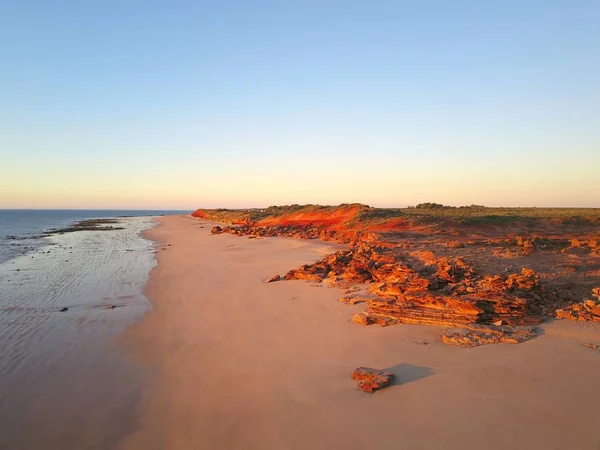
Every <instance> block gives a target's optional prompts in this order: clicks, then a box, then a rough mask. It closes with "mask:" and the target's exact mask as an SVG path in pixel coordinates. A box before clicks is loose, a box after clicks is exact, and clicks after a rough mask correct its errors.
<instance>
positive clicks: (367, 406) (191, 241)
mask: <svg viewBox="0 0 600 450" xmlns="http://www.w3.org/2000/svg"><path fill="white" fill-rule="evenodd" d="M157 221H158V222H159V223H160V225H159V226H157V227H154V228H152V229H151V230H148V231H146V232H145V236H146V237H148V238H150V239H152V240H153V241H155V242H156V243H157V247H160V249H159V250H158V253H156V255H155V256H156V262H157V265H156V266H155V267H154V268H153V269H152V271H151V273H150V279H149V281H148V283H147V284H146V286H145V289H144V292H145V294H146V296H147V298H149V300H150V301H151V303H152V306H153V307H152V310H151V311H150V312H149V313H148V314H147V315H146V316H144V318H143V319H142V321H141V322H138V323H136V324H134V325H131V326H130V327H129V328H128V329H127V330H126V332H125V336H124V339H125V340H126V341H128V345H129V346H130V348H131V349H133V350H132V351H133V352H134V354H135V356H136V358H138V359H139V361H141V362H143V363H144V364H147V365H149V366H150V367H152V370H154V371H155V373H156V383H155V384H154V387H153V389H151V390H147V391H146V392H145V393H144V397H143V400H142V403H141V405H140V409H139V414H140V415H139V429H138V430H137V431H135V432H134V433H132V434H131V435H130V436H128V437H127V438H126V439H125V440H124V441H123V442H122V443H121V445H120V447H119V448H121V449H127V450H131V449H142V448H145V449H152V448H156V449H159V448H169V449H186V448H196V447H197V446H198V445H201V444H202V445H203V446H205V447H206V448H211V449H221V448H222V449H225V448H227V449H229V448H244V449H254V448H256V449H259V448H260V449H269V448H273V449H280V448H289V449H296V448H297V449H300V448H348V449H363V448H370V447H378V448H382V449H385V448H397V446H398V445H399V444H402V445H403V446H406V447H407V448H414V449H419V448H438V447H439V443H440V442H444V443H445V444H444V447H445V448H448V449H470V448H488V449H503V448H532V449H537V448H540V449H541V448H556V449H567V448H578V449H582V450H585V449H590V450H592V449H593V450H596V449H597V446H598V445H599V444H600V439H599V438H598V437H597V433H596V432H595V424H596V423H597V421H598V420H599V419H600V412H599V409H598V405H600V393H599V392H598V390H597V389H596V382H595V379H596V377H597V373H599V372H600V358H599V356H600V355H598V352H597V351H594V350H592V349H590V348H586V347H584V346H583V345H581V344H584V343H586V342H600V332H599V330H598V327H595V326H593V325H591V324H578V323H573V322H566V321H562V322H557V321H555V322H550V323H547V324H545V325H544V326H543V329H544V333H543V334H542V335H541V336H539V337H538V338H536V339H534V340H532V341H530V342H526V343H523V344H519V345H510V344H497V345H489V346H484V347H479V348H475V349H461V348H457V347H450V346H446V345H444V344H443V343H442V342H441V341H440V336H439V332H440V328H439V327H427V326H419V325H399V326H394V327H386V328H380V327H374V326H371V327H361V326H358V325H356V324H353V323H351V321H350V318H351V316H352V314H353V313H354V312H357V311H360V310H361V309H362V307H361V306H360V305H358V306H348V305H344V304H341V303H339V302H338V299H339V297H340V296H341V294H342V292H341V291H340V290H339V289H338V288H328V287H326V286H324V285H323V284H316V283H312V282H305V281H285V282H277V283H270V284H264V283H263V281H264V279H266V278H268V277H269V276H271V275H273V274H276V273H280V274H281V273H285V272H286V271H287V270H289V269H290V268H293V267H297V266H299V265H300V264H305V263H310V262H313V261H315V260H316V259H318V258H320V257H322V256H323V254H325V253H330V252H332V251H334V249H337V248H341V246H339V245H336V244H331V243H325V242H321V241H299V240H291V239H283V238H267V239H252V240H249V239H245V238H242V237H237V236H231V235H219V236H211V235H210V225H209V224H208V223H204V222H202V221H199V220H197V219H193V218H191V217H165V218H159V219H157ZM423 343H426V345H423ZM359 366H373V367H378V368H381V369H384V368H386V369H388V370H391V371H393V372H394V373H395V374H396V377H397V381H396V383H395V384H394V385H393V386H391V387H389V388H387V389H385V390H383V391H381V392H377V393H375V394H373V395H369V394H365V393H362V392H359V391H357V390H356V384H355V382H354V381H353V380H351V374H352V371H353V370H354V369H355V368H356V367H359ZM567 430H570V431H571V432H565V431H567ZM575 430H577V432H575Z"/></svg>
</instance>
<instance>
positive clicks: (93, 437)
mask: <svg viewBox="0 0 600 450" xmlns="http://www.w3.org/2000/svg"><path fill="white" fill-rule="evenodd" d="M152 224H153V219H152V218H150V217H135V218H126V219H121V223H120V224H119V226H122V227H124V229H123V230H114V231H79V232H74V233H66V234H62V235H53V236H51V237H49V238H44V239H43V242H44V244H45V245H44V246H41V247H38V248H36V249H35V250H33V251H32V252H30V253H27V254H25V255H22V256H18V257H16V258H14V259H11V260H9V261H5V262H3V263H1V264H0V423H1V424H2V426H1V427H0V448H2V449H4V450H9V449H21V448H22V449H37V448H39V449H54V448H56V449H65V450H66V449H84V448H85V449H96V448H97V449H105V448H112V447H113V445H114V443H115V442H116V441H118V440H119V438H120V437H121V436H123V435H124V434H126V433H127V432H129V431H130V430H131V429H132V427H134V425H135V424H134V422H133V417H134V415H133V413H134V409H135V406H136V405H137V401H138V399H139V396H140V395H141V392H142V389H143V388H144V386H145V383H144V379H145V375H146V374H144V373H143V372H142V369H140V368H139V367H137V366H136V365H134V364H133V363H132V362H130V361H128V360H127V359H126V358H125V357H124V355H123V352H122V351H120V350H119V349H118V348H116V344H115V338H116V336H117V335H118V334H119V333H120V332H121V331H122V330H123V329H124V327H125V326H126V325H128V324H130V323H133V322H135V321H136V320H138V319H139V318H141V317H142V316H143V315H144V314H145V313H146V312H147V311H148V310H149V308H150V305H149V302H148V301H147V299H146V298H145V297H144V295H143V294H142V288H143V286H144V284H145V282H146V281H147V278H148V274H149V272H150V270H151V268H152V267H153V266H154V264H155V262H154V254H153V244H152V243H151V242H150V241H148V240H146V239H144V238H143V237H141V235H140V233H141V232H142V231H144V230H146V229H148V228H149V227H150V226H152ZM111 306H114V308H111ZM64 307H66V308H68V311H66V312H60V310H61V309H62V308H64Z"/></svg>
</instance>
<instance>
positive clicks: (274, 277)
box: [265, 275, 281, 283]
mask: <svg viewBox="0 0 600 450" xmlns="http://www.w3.org/2000/svg"><path fill="white" fill-rule="evenodd" d="M279 280H281V277H280V276H279V275H273V276H272V277H269V278H267V279H266V280H265V283H273V282H274V281H279Z"/></svg>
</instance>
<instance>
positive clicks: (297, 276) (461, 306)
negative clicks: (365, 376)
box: [194, 204, 600, 346]
mask: <svg viewBox="0 0 600 450" xmlns="http://www.w3.org/2000/svg"><path fill="white" fill-rule="evenodd" d="M469 208H470V209H469ZM469 208H467V209H466V210H464V214H463V211H462V210H461V208H454V209H453V208H449V209H447V211H446V209H442V210H438V209H436V214H433V215H428V213H427V211H423V212H417V211H416V210H414V209H413V210H411V209H406V210H395V209H394V210H385V209H377V208H370V207H368V206H365V205H357V204H353V205H340V206H331V207H329V206H328V207H321V206H318V205H305V206H300V205H289V206H284V207H269V208H266V209H253V210H239V211H236V210H225V209H220V210H198V211H196V212H195V213H194V216H196V217H199V218H202V219H205V220H214V221H217V222H219V223H220V224H223V225H220V226H215V227H213V229H212V233H213V234H221V233H229V234H233V235H238V236H247V237H248V238H258V237H265V238H267V237H277V236H283V237H290V238H298V239H321V240H325V241H335V242H339V243H345V244H349V247H350V248H348V249H347V250H341V251H338V252H336V253H332V254H330V255H326V256H324V257H323V258H322V259H321V260H319V261H316V262H314V263H312V264H305V265H303V266H301V267H298V268H296V269H292V270H290V271H288V272H287V273H286V274H285V275H284V276H283V277H281V278H283V279H285V280H305V281H310V282H312V283H320V282H324V283H325V284H326V285H328V286H331V287H333V286H339V287H343V288H344V289H347V291H346V293H345V294H346V295H345V296H344V297H342V298H341V299H340V301H341V302H343V303H347V304H349V305H355V304H358V303H364V304H366V308H365V309H364V311H361V312H359V313H357V314H355V315H354V317H353V318H352V320H353V321H354V322H356V323H359V324H362V325H370V324H379V325H382V326H387V325H393V324H399V323H408V324H426V325H438V326H444V327H449V328H451V329H453V330H454V329H456V328H466V329H467V330H468V331H467V332H457V331H450V330H448V331H447V332H445V334H444V338H443V339H444V342H447V343H450V344H454V345H461V346H469V345H471V344H473V343H475V342H478V343H495V342H522V341H523V340H526V339H529V338H531V337H534V336H535V333H530V332H529V331H528V329H526V328H521V327H523V326H529V325H532V324H536V323H539V322H540V321H541V320H543V319H544V318H545V317H549V316H554V315H555V312H556V315H557V316H558V317H561V318H568V319H571V320H598V299H597V298H596V299H595V300H585V301H584V302H582V303H577V304H574V305H573V304H571V305H570V306H565V305H567V304H570V303H572V302H573V301H574V300H576V299H581V298H582V295H583V292H582V284H581V283H577V281H581V280H582V279H583V277H587V278H585V280H584V281H585V284H584V285H587V283H589V282H590V281H591V280H594V278H593V277H596V278H597V279H598V280H599V281H600V270H598V269H597V265H596V263H595V262H594V261H597V259H594V258H597V256H598V255H600V246H599V244H598V241H599V239H598V237H599V236H600V235H599V234H598V231H597V224H598V223H600V216H599V217H598V218H596V217H595V216H594V217H590V218H589V220H588V219H585V220H584V219H581V220H580V219H576V218H573V220H571V219H569V220H566V219H564V220H563V219H561V220H555V218H547V219H544V220H545V221H542V220H541V219H538V215H539V214H541V212H540V211H538V210H535V211H532V212H531V215H529V216H527V217H526V218H523V220H521V219H520V215H521V214H523V211H524V210H518V211H515V212H514V214H515V215H516V216H515V217H511V218H510V219H509V220H504V219H502V220H500V219H499V216H493V215H490V216H485V217H481V218H482V219H483V220H478V219H477V217H474V216H471V215H472V214H474V215H476V216H478V217H479V215H481V214H482V213H483V212H484V211H485V210H486V208H483V207H477V208H471V207H469ZM415 212H417V213H418V216H419V220H414V219H413V218H414V217H417V216H416V215H415ZM446 212H448V214H447V215H446ZM498 212H499V213H500V214H501V215H504V213H505V212H504V211H502V210H500V211H498ZM528 214H529V213H528ZM544 214H545V212H544ZM593 214H596V213H593ZM596 215H598V214H596ZM503 217H508V216H503ZM537 225H541V226H540V227H538V228H534V227H535V226H537ZM573 230H575V231H573ZM533 231H538V232H536V233H535V234H534V233H533ZM574 232H575V233H576V234H575V235H573V233H574ZM586 258H587V259H586ZM523 267H525V268H523ZM532 267H533V268H535V271H534V270H533V269H532ZM557 268H563V269H560V270H556V269H557ZM564 268H566V269H564ZM586 269H587V273H586ZM561 277H562V279H561ZM577 277H579V278H577ZM565 278H566V279H565ZM542 279H543V280H544V285H542V282H541V280H542ZM269 281H275V279H272V280H267V282H269ZM593 282H594V283H595V281H593ZM358 284H365V285H367V286H366V287H368V289H367V290H368V291H369V292H368V294H366V293H365V292H364V290H365V286H363V287H362V288H361V289H360V290H361V291H362V292H361V293H360V294H356V295H354V294H353V292H355V291H354V290H352V289H354V287H356V285H358ZM313 285H314V286H320V284H313ZM348 294H351V295H348ZM369 294H370V295H369ZM559 308H560V309H559ZM557 310H558V311H557ZM498 327H501V329H499V328H498ZM507 327H508V328H507ZM511 327H513V328H511ZM514 327H517V328H514ZM469 343H471V344H469ZM477 345H480V344H477Z"/></svg>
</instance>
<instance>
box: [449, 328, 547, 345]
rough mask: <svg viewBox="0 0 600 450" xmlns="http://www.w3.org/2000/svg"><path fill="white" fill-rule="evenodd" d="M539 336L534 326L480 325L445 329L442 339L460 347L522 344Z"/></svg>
mask: <svg viewBox="0 0 600 450" xmlns="http://www.w3.org/2000/svg"><path fill="white" fill-rule="evenodd" d="M536 336H537V330H536V329H534V328H522V329H516V328H512V327H484V328H482V327H480V328H470V329H464V328H463V329H456V328H455V329H449V330H444V333H443V334H442V341H443V342H444V344H449V345H456V346H458V347H478V346H480V345H486V344H499V343H501V342H506V343H509V344H520V343H521V342H525V341H529V340H530V339H533V338H534V337H536Z"/></svg>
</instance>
